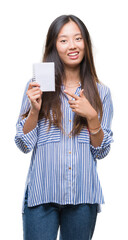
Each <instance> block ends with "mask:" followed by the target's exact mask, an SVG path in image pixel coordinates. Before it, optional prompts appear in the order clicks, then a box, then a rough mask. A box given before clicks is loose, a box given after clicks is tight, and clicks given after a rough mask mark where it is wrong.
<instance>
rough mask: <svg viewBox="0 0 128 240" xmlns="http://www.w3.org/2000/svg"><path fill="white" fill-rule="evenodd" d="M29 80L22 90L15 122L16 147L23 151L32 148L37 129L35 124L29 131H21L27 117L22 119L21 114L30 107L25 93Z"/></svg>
mask: <svg viewBox="0 0 128 240" xmlns="http://www.w3.org/2000/svg"><path fill="white" fill-rule="evenodd" d="M29 82H30V81H29ZM29 82H28V83H27V85H26V88H25V91H24V95H23V100H22V104H21V110H20V115H19V118H18V121H17V123H16V136H15V143H16V145H17V147H18V148H19V149H20V150H21V151H22V152H24V153H28V152H30V151H31V150H32V149H33V148H34V146H35V144H36V142H37V129H38V124H37V126H36V127H35V128H34V129H33V130H32V131H30V132H29V133H27V134H24V132H23V127H24V124H25V121H26V119H27V118H24V119H23V114H24V113H26V112H27V111H28V110H29V109H30V101H29V99H28V97H27V94H26V92H27V89H28V85H29Z"/></svg>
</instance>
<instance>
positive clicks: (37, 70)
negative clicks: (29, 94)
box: [33, 62, 55, 92]
mask: <svg viewBox="0 0 128 240" xmlns="http://www.w3.org/2000/svg"><path fill="white" fill-rule="evenodd" d="M33 74H34V81H36V82H38V83H39V84H40V89H41V90H42V92H52V91H55V67H54V62H43V63H35V64H33Z"/></svg>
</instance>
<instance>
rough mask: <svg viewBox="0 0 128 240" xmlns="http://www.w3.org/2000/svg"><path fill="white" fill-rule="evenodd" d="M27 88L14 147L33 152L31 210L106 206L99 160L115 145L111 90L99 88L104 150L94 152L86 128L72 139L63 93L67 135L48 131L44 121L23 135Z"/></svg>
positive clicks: (29, 182)
mask: <svg viewBox="0 0 128 240" xmlns="http://www.w3.org/2000/svg"><path fill="white" fill-rule="evenodd" d="M28 84H29V82H28ZM28 84H27V86H26V89H25V92H24V96H23V101H22V106H21V111H20V117H19V119H18V122H17V126H16V127H17V133H16V136H15V143H16V145H17V146H18V147H19V148H20V150H21V151H22V152H24V153H28V152H30V151H31V150H33V152H32V156H31V163H30V168H29V172H28V177H27V181H26V187H27V186H28V206H29V207H33V206H36V205H39V204H43V203H49V202H55V203H58V204H62V205H63V204H80V203H92V204H93V203H98V204H102V203H104V197H103V193H102V188H101V185H100V181H99V178H98V174H97V160H96V159H102V158H104V157H105V156H106V155H107V154H108V152H109V150H110V144H111V142H112V141H113V140H112V135H113V134H112V131H111V120H112V116H113V105H112V100H111V94H110V90H109V88H108V87H106V86H104V85H101V84H99V83H98V84H97V87H98V91H99V94H100V98H101V101H102V103H103V118H102V124H101V126H102V129H103V132H104V138H103V141H102V144H101V146H100V147H96V148H95V147H94V146H92V145H91V144H90V138H89V134H88V130H87V129H86V128H83V129H82V130H81V132H80V134H79V135H77V136H70V134H69V133H70V132H71V130H72V127H73V118H74V112H72V110H71V108H70V106H69V103H68V98H67V96H66V95H65V94H64V93H61V102H62V106H61V107H62V114H63V121H62V125H63V128H64V130H65V134H64V133H63V132H62V131H61V130H60V129H58V128H57V127H55V126H54V125H52V126H51V129H50V130H49V131H47V129H48V121H47V122H46V124H45V119H41V120H39V121H38V123H37V126H36V127H35V128H34V129H33V130H32V131H31V132H29V133H27V134H24V133H23V126H24V123H25V121H26V118H25V119H22V117H21V115H22V114H23V113H25V112H27V111H28V109H29V108H30V102H29V99H28V97H27V95H26V91H27V89H28ZM80 90H81V86H80V87H78V88H77V90H76V93H75V94H76V95H78V96H79V92H80ZM62 91H63V86H62Z"/></svg>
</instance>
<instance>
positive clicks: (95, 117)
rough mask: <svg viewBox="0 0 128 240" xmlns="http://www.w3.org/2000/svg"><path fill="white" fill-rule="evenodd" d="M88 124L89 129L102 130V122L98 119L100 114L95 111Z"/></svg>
mask: <svg viewBox="0 0 128 240" xmlns="http://www.w3.org/2000/svg"><path fill="white" fill-rule="evenodd" d="M87 122H88V128H89V129H90V130H94V131H95V130H96V129H98V128H100V122H99V119H98V114H97V112H96V111H95V110H94V112H93V113H92V114H91V115H90V116H89V117H88V118H87Z"/></svg>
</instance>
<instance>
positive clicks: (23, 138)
mask: <svg viewBox="0 0 128 240" xmlns="http://www.w3.org/2000/svg"><path fill="white" fill-rule="evenodd" d="M25 121H26V118H25V119H23V120H21V121H20V123H18V124H17V134H16V136H15V143H16V145H17V146H18V147H19V149H20V150H21V151H22V152H24V153H28V152H30V151H31V150H32V149H33V148H34V146H35V144H36V142H37V129H38V124H37V126H36V127H35V128H34V129H33V130H32V131H30V132H29V133H27V134H24V132H23V127H24V124H25Z"/></svg>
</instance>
